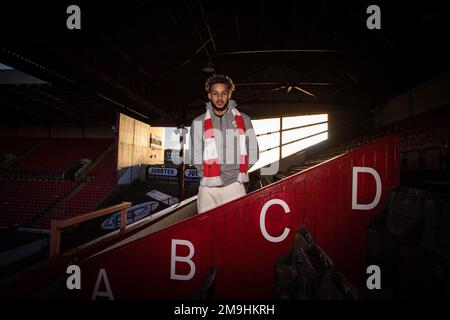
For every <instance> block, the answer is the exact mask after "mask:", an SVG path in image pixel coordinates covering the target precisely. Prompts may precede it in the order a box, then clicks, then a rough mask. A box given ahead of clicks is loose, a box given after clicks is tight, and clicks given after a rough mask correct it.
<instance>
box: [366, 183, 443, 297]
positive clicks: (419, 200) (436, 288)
mask: <svg viewBox="0 0 450 320" xmlns="http://www.w3.org/2000/svg"><path fill="white" fill-rule="evenodd" d="M368 237H369V264H376V265H379V266H380V268H381V270H383V279H384V281H385V286H391V287H392V288H393V292H394V297H395V296H398V297H403V298H408V297H410V298H413V297H415V298H418V297H421V298H432V297H450V274H449V272H448V270H450V269H449V267H450V197H449V196H448V195H445V194H436V193H432V192H428V191H424V190H418V189H412V188H410V189H407V188H400V189H398V190H393V191H392V193H391V195H390V201H389V204H388V208H387V216H384V217H383V215H381V216H380V217H378V218H377V219H375V220H374V221H373V223H372V224H371V225H370V226H369V232H368Z"/></svg>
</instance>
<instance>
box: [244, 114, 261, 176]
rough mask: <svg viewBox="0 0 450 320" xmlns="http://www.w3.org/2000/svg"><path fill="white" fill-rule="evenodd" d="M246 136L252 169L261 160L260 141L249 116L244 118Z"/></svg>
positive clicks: (249, 165) (249, 164) (249, 163)
mask: <svg viewBox="0 0 450 320" xmlns="http://www.w3.org/2000/svg"><path fill="white" fill-rule="evenodd" d="M244 121H245V129H246V135H247V137H248V149H247V151H248V167H249V168H251V167H252V166H253V165H254V164H255V163H256V162H257V161H258V159H259V147H258V140H257V138H256V133H255V129H253V125H252V121H251V119H250V117H249V116H247V115H246V116H244Z"/></svg>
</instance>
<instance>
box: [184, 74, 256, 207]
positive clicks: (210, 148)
mask: <svg viewBox="0 0 450 320" xmlns="http://www.w3.org/2000/svg"><path fill="white" fill-rule="evenodd" d="M205 90H206V92H208V98H209V100H210V101H209V102H207V103H206V112H205V113H204V114H202V115H200V116H198V117H197V118H195V119H194V120H193V121H192V125H191V162H193V163H194V165H195V166H196V167H197V169H198V171H199V174H200V176H201V177H202V179H201V180H200V187H199V191H198V200H197V207H198V213H203V212H205V211H208V210H211V209H213V208H215V207H217V206H220V205H222V204H224V203H227V202H229V201H232V200H234V199H237V198H240V197H242V196H244V195H245V194H246V191H245V187H244V183H245V182H248V173H247V171H248V169H249V168H250V167H251V166H252V165H253V164H254V163H256V161H257V160H258V143H257V140H256V135H255V132H254V130H253V126H252V123H251V119H250V117H249V116H247V115H246V114H244V113H241V112H239V111H238V109H237V108H236V107H237V105H236V102H235V101H234V100H231V93H232V92H233V91H234V84H233V81H232V80H231V79H230V78H229V77H227V76H224V75H219V74H215V75H213V76H211V77H209V78H208V79H207V80H206V83H205Z"/></svg>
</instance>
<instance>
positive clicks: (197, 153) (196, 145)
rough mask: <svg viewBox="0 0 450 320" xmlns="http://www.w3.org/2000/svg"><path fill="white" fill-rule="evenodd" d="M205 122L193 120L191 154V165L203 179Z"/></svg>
mask: <svg viewBox="0 0 450 320" xmlns="http://www.w3.org/2000/svg"><path fill="white" fill-rule="evenodd" d="M202 127H203V122H202V121H201V120H195V119H194V120H193V121H192V124H191V139H190V146H189V149H190V153H191V164H193V165H194V166H195V167H196V168H197V170H198V175H199V176H200V177H203V128H202Z"/></svg>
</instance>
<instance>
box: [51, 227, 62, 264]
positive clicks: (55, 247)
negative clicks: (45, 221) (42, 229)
mask: <svg viewBox="0 0 450 320" xmlns="http://www.w3.org/2000/svg"><path fill="white" fill-rule="evenodd" d="M50 225H51V233H50V250H49V255H50V258H51V257H54V256H56V255H57V254H58V253H59V250H60V244H61V229H60V228H59V221H58V220H56V219H52V220H51V224H50Z"/></svg>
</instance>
